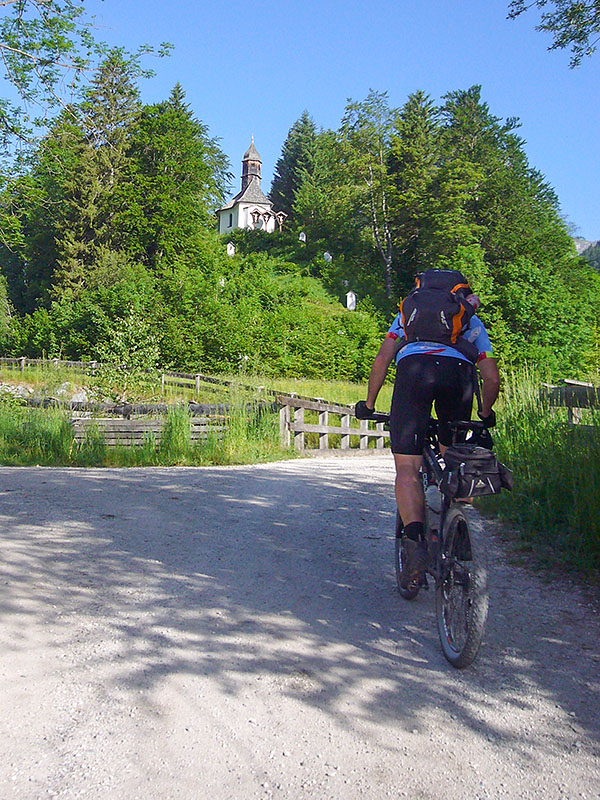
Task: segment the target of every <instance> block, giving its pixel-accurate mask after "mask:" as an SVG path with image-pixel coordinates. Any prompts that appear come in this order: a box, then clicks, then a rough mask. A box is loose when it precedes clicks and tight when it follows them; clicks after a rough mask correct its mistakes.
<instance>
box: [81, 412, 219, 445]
mask: <svg viewBox="0 0 600 800" xmlns="http://www.w3.org/2000/svg"><path fill="white" fill-rule="evenodd" d="M216 423H217V420H215V419H211V418H210V417H204V418H202V417H200V418H195V419H193V420H191V421H190V428H191V430H190V436H191V440H192V441H193V442H197V441H202V440H204V439H206V438H207V436H208V435H209V434H211V435H217V436H222V434H223V431H224V430H225V425H223V424H216ZM71 424H72V425H73V431H74V438H75V441H76V442H83V441H84V440H85V438H86V436H87V435H89V433H90V432H91V431H92V430H97V431H98V432H99V433H101V434H102V435H103V439H104V443H105V444H106V445H107V446H109V447H114V446H116V445H119V446H131V445H141V444H143V443H144V442H145V441H146V440H148V439H149V438H150V437H152V439H153V441H154V442H155V444H157V445H158V444H160V440H161V438H162V435H163V430H164V427H165V420H164V419H160V418H153V419H114V418H113V417H110V418H102V417H96V418H91V417H75V418H74V419H72V420H71Z"/></svg>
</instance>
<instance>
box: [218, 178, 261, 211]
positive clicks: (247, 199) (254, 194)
mask: <svg viewBox="0 0 600 800" xmlns="http://www.w3.org/2000/svg"><path fill="white" fill-rule="evenodd" d="M236 203H260V204H261V205H267V206H272V205H273V204H272V203H271V201H270V200H269V199H268V198H267V197H265V195H264V192H263V190H262V189H261V188H260V183H259V182H258V180H256V179H254V180H251V181H250V183H249V184H248V186H246V189H245V190H244V191H242V192H238V194H236V196H235V197H233V198H232V199H231V200H230V201H229V202H228V203H227V205H225V206H223V207H222V208H220V209H219V211H225V210H226V209H227V208H233V206H234V205H235V204H236Z"/></svg>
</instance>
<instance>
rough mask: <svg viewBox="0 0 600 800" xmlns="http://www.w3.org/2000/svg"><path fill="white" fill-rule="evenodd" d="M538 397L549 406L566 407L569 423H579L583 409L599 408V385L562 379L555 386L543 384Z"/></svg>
mask: <svg viewBox="0 0 600 800" xmlns="http://www.w3.org/2000/svg"><path fill="white" fill-rule="evenodd" d="M540 398H541V400H542V402H544V403H546V404H547V405H548V406H550V408H566V409H567V414H568V420H569V424H570V425H580V424H581V419H582V416H583V411H584V410H585V409H598V408H600V387H598V386H594V385H593V384H591V383H582V382H581V381H571V380H565V381H562V382H561V383H560V384H558V385H557V386H553V385H551V384H547V383H545V384H543V385H542V388H541V390H540Z"/></svg>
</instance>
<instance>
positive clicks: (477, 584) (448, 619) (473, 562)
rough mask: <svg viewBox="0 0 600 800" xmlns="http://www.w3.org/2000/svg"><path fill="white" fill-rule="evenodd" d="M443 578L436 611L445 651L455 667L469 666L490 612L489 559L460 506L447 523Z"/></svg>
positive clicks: (443, 551) (436, 601)
mask: <svg viewBox="0 0 600 800" xmlns="http://www.w3.org/2000/svg"><path fill="white" fill-rule="evenodd" d="M442 547H443V550H442V557H441V574H440V577H439V579H438V582H437V586H436V590H435V609H436V617H437V626H438V633H439V636H440V643H441V645H442V650H443V652H444V655H445V656H446V658H447V659H448V661H449V662H450V663H451V664H452V666H453V667H457V668H458V669H462V668H463V667H467V666H469V664H471V663H472V662H473V659H474V658H475V656H476V655H477V652H478V650H479V646H480V645H481V640H482V638H483V632H484V629H485V623H486V619H487V611H488V585H487V559H486V552H485V546H484V542H483V536H482V532H481V530H480V528H479V527H478V526H476V525H472V524H469V521H468V518H467V516H466V515H465V512H464V511H463V509H462V508H460V507H459V506H454V507H452V508H451V509H450V510H449V511H448V514H447V516H446V520H445V523H444V537H443V545H442Z"/></svg>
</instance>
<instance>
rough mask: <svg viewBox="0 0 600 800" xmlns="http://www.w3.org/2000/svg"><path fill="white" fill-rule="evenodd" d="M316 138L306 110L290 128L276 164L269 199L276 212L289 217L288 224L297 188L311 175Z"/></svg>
mask: <svg viewBox="0 0 600 800" xmlns="http://www.w3.org/2000/svg"><path fill="white" fill-rule="evenodd" d="M315 138H316V128H315V123H314V122H313V120H312V119H311V117H310V115H309V113H308V111H304V112H303V113H302V116H301V117H300V119H299V120H297V121H296V122H294V124H293V125H292V127H291V128H290V131H289V133H288V135H287V138H286V140H285V142H284V143H283V148H282V150H281V156H280V158H279V160H278V161H277V164H276V165H275V173H274V175H273V182H272V183H271V191H270V192H269V198H270V200H271V201H272V202H273V205H274V206H275V209H276V210H277V211H283V212H284V213H285V214H287V215H288V222H287V224H288V225H289V224H290V222H291V220H292V218H293V213H294V212H293V207H294V203H295V202H296V195H297V193H298V189H299V187H300V185H301V184H302V182H303V180H305V178H306V177H307V176H309V175H311V174H312V170H313V159H314V146H315Z"/></svg>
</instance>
